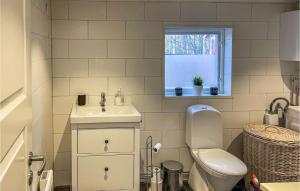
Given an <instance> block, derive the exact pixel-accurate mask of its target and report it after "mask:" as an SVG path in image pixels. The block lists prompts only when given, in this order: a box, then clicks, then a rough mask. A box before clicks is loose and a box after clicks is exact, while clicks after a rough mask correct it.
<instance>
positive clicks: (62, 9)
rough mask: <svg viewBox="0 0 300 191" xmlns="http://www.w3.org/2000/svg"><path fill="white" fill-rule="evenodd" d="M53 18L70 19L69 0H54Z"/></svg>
mask: <svg viewBox="0 0 300 191" xmlns="http://www.w3.org/2000/svg"><path fill="white" fill-rule="evenodd" d="M51 8H52V9H51V10H52V15H51V17H52V19H68V15H69V7H68V1H64V0H53V1H52V6H51Z"/></svg>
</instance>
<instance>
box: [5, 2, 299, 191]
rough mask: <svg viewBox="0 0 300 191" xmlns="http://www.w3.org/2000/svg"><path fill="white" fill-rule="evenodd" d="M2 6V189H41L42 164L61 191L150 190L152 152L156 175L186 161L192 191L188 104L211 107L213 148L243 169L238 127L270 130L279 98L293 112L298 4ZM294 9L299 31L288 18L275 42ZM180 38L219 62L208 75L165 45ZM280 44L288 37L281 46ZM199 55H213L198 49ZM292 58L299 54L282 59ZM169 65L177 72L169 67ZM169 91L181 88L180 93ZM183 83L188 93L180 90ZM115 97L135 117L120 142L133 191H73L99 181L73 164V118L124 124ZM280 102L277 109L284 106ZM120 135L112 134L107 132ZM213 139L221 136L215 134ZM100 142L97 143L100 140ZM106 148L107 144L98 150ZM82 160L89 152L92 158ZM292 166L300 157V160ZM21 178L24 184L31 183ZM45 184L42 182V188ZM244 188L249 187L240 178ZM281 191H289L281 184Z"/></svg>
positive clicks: (77, 155)
mask: <svg viewBox="0 0 300 191" xmlns="http://www.w3.org/2000/svg"><path fill="white" fill-rule="evenodd" d="M0 2H1V3H0V9H1V12H0V20H1V22H0V26H1V27H0V34H1V35H0V44H1V48H0V58H1V59H0V60H1V61H0V66H1V67H0V74H1V75H0V84H1V86H0V157H1V159H0V190H1V191H15V190H16V191H20V190H33V191H35V190H39V189H38V187H39V186H38V183H39V182H40V184H41V185H42V183H41V180H40V177H39V176H37V173H38V172H37V171H39V170H40V169H39V168H40V166H43V162H41V161H42V160H41V161H39V159H44V160H45V161H46V163H45V168H44V171H45V172H48V174H47V175H49V179H50V180H51V181H53V183H52V184H51V187H52V189H54V190H57V191H60V190H71V189H72V190H75V191H76V190H78V191H88V190H135V191H136V190H143V189H142V188H143V187H144V184H145V182H147V181H148V180H147V176H145V175H147V168H145V166H147V163H149V162H150V161H149V158H150V155H151V156H152V159H153V160H152V166H156V167H161V163H162V162H165V161H169V160H173V161H177V162H179V163H180V164H182V165H183V169H182V171H183V177H184V178H183V179H184V182H185V183H184V184H185V186H186V187H188V189H190V190H192V189H191V188H190V187H191V186H189V184H188V183H187V179H188V178H187V177H188V176H189V172H190V170H191V168H192V166H193V163H194V161H195V159H194V158H193V156H192V152H191V149H190V145H188V144H187V140H186V130H187V129H186V127H187V109H188V108H189V107H190V106H193V105H207V106H211V107H213V108H214V109H216V110H218V112H219V115H220V116H219V117H220V119H221V122H220V124H221V125H222V130H221V131H222V132H223V133H222V137H221V138H220V139H219V140H222V143H219V144H220V145H222V146H221V148H222V149H223V150H225V151H227V152H228V153H231V154H232V155H233V156H236V157H237V158H238V159H239V160H240V161H244V156H243V153H244V152H245V148H244V142H243V131H244V128H245V126H246V125H247V124H249V123H251V124H253V123H255V124H263V123H266V120H265V119H264V115H265V114H266V109H269V107H270V104H271V102H272V100H274V99H275V98H278V97H284V98H286V99H287V100H288V101H289V102H290V104H291V105H292V104H294V105H296V104H297V102H296V101H294V100H297V99H299V93H298V94H297V88H295V87H296V86H298V92H299V75H300V71H299V67H300V62H299V60H300V59H299V52H300V50H299V43H297V42H299V1H296V0H205V1H204V0H0ZM296 10H298V11H296ZM292 11H293V12H295V11H296V12H298V13H297V14H298V22H297V21H295V20H293V21H294V23H292V20H291V19H290V20H291V23H292V24H290V23H289V22H288V24H289V25H288V27H287V28H284V29H286V31H288V35H287V34H285V35H283V31H282V29H281V27H282V26H283V25H284V24H286V23H283V22H282V21H283V19H282V15H283V14H282V13H284V12H292ZM288 21H289V19H288ZM297 26H298V34H297ZM295 27H296V29H295ZM295 30H296V32H294V33H293V32H291V34H290V31H295ZM280 31H281V33H280ZM286 31H285V32H286ZM178 34H179V35H178ZM180 34H181V36H189V35H186V34H192V36H193V37H194V39H196V38H198V40H199V38H202V39H203V38H205V39H206V41H205V42H206V43H207V44H208V45H207V44H206V45H207V46H206V45H203V47H204V48H203V51H206V55H210V56H212V55H217V57H210V59H214V60H213V64H212V66H209V65H207V68H203V67H202V68H201V67H200V69H199V66H200V65H201V64H203V63H204V64H205V63H207V62H209V61H205V60H204V59H205V58H204V57H203V58H202V59H203V60H202V59H201V58H199V59H198V60H197V57H193V58H194V60H193V59H192V56H190V55H188V56H190V57H189V58H185V57H183V56H184V55H185V53H186V52H189V51H190V46H189V47H187V46H181V47H179V48H178V47H177V49H178V52H176V47H175V48H174V46H172V44H171V43H172V40H174V39H175V40H180V39H182V38H180V37H178V36H180ZM193 34H194V35H193ZM195 34H196V35H195ZM203 34H204V35H203ZM205 35H206V36H205ZM176 36H177V37H178V38H177V37H176ZM288 37H289V38H288ZM176 38H177V39H176ZM282 38H288V39H287V41H283V39H282ZM222 39H224V41H222ZM195 41H197V39H196V40H194V42H195ZM282 41H283V42H282ZM218 42H220V43H222V44H218ZM286 42H287V43H286ZM168 43H170V44H168ZM287 44H288V45H287ZM297 44H298V46H297ZM173 45H174V43H173ZM193 45H195V43H194V44H193ZM294 45H295V46H294ZM170 47H171V48H170ZM207 47H209V49H210V50H209V51H207V50H206V49H205V48H207ZM216 47H218V48H216ZM224 47H225V48H224ZM180 48H181V49H182V50H179V49H180ZM204 49H205V50H204ZM180 51H181V52H180ZM197 51H198V50H197ZM201 51H202V49H201ZM195 54H196V53H195ZM174 55H175V56H178V55H179V56H182V57H181V58H183V59H182V60H183V61H186V60H188V61H190V63H189V66H190V67H182V68H180V69H178V68H179V67H180V63H179V64H178V63H177V62H176V61H178V60H180V58H179V57H177V58H175V59H174V60H172V56H174ZM186 55H187V54H186ZM291 55H294V56H295V55H297V56H298V57H297V58H296V59H289V58H287V57H292V56H291ZM220 57H221V58H224V59H222V60H224V61H223V62H222V64H219V60H220ZM207 59H209V58H208V57H207ZM172 63H173V64H174V65H176V67H175V66H174V65H173V67H172V66H171V67H168V66H169V64H171V65H172ZM220 63H221V62H220ZM176 68H177V70H176ZM193 68H198V69H199V71H197V70H193ZM201 69H204V70H201ZM206 71H207V72H206ZM208 71H209V72H208ZM176 72H177V73H176ZM190 73H193V75H191V74H190ZM194 73H195V75H196V76H195V75H194ZM172 74H173V75H172ZM198 75H200V81H201V84H202V82H203V83H204V86H203V90H202V93H200V94H198V93H197V92H196V91H197V90H195V92H196V93H194V89H193V80H194V77H199V76H198ZM198 79H199V78H198ZM291 79H294V81H293V80H291ZM208 81H210V82H211V84H214V83H217V84H218V85H217V88H215V90H216V92H217V94H218V95H214V93H216V92H213V91H212V92H211V90H214V89H213V86H209V84H208ZM292 82H293V84H292ZM172 83H174V84H176V83H179V84H180V85H179V86H180V87H177V86H178V85H177V86H173V84H172ZM297 83H298V84H297ZM187 84H188V85H190V87H189V88H190V89H189V88H186V86H188V85H187ZM219 84H222V85H221V86H220V85H219ZM167 87H172V88H169V89H167ZM175 87H176V89H175ZM211 88H212V89H211ZM119 90H120V91H119ZM118 92H119V94H118ZM191 92H192V93H191ZM102 93H104V94H102ZM101 94H102V96H101ZM291 94H292V95H294V96H293V100H291V97H292V96H291ZM78 95H83V96H81V97H79V96H78ZM84 95H85V96H84ZM116 95H117V97H118V96H119V97H121V100H119V101H121V102H123V99H124V105H126V106H127V105H129V106H132V107H134V108H135V110H134V112H137V113H135V114H136V115H138V114H140V116H139V117H138V119H137V118H134V117H132V116H131V117H132V118H131V119H132V120H134V122H133V121H130V123H132V126H133V127H134V129H133V131H132V132H131V133H133V135H134V136H133V137H134V138H132V139H128V141H131V143H132V144H134V147H133V149H131V150H130V152H132V156H133V157H134V159H133V160H134V163H133V164H131V167H132V168H131V169H130V168H129V167H128V168H127V169H129V170H128V172H124V173H125V174H128V176H130V173H133V174H134V177H133V178H132V179H134V180H132V181H133V182H135V183H134V185H138V186H135V187H134V189H133V188H132V189H130V188H127V187H126V188H122V187H119V188H114V185H113V184H112V187H110V188H104V187H102V188H101V187H97V188H96V187H94V188H92V189H79V188H80V183H78V180H77V178H76V177H83V179H84V180H82V181H83V183H82V185H83V184H84V185H89V184H90V185H94V184H93V183H91V181H90V180H93V178H92V177H91V176H92V175H93V174H94V173H96V172H94V173H91V174H88V176H87V174H80V173H78V171H80V169H79V168H77V167H76V166H77V162H78V161H77V158H80V156H82V155H85V154H81V153H80V152H79V151H80V144H79V143H80V140H79V138H80V136H79V130H80V128H77V126H80V124H81V122H80V120H84V119H83V118H84V116H83V117H82V119H79V118H80V117H78V119H77V118H76V117H75V118H76V119H77V120H79V122H78V121H77V122H76V119H75V118H72V116H73V115H72V112H75V113H76V109H77V108H87V109H88V108H89V106H91V108H93V109H96V110H94V111H91V112H90V113H93V112H94V113H95V112H100V113H101V112H102V113H105V112H106V113H107V112H110V111H112V112H113V111H115V112H116V113H118V112H119V114H116V115H115V116H117V117H115V118H114V119H109V117H107V120H112V121H113V120H116V121H118V120H119V121H118V122H121V123H120V124H121V125H122V124H123V125H125V124H127V123H128V121H127V122H126V121H122V120H123V118H122V117H123V116H122V115H121V114H120V112H121V110H122V109H120V110H119V111H118V109H115V110H113V109H111V110H110V108H115V107H114V105H115V104H116V103H117V100H116V98H117V97H116ZM81 99H82V100H81ZM104 100H105V101H104ZM103 101H104V102H103ZM79 102H85V103H83V105H85V106H78V105H79ZM280 103H282V106H284V102H280ZM104 105H105V106H104ZM118 107H120V108H121V107H123V108H124V107H125V106H118ZM205 107H206V106H205ZM101 108H102V109H105V110H106V111H103V110H101ZM131 109H132V108H131ZM298 110H299V109H298ZM82 111H83V112H84V109H83V110H82ZM122 111H123V110H122ZM130 111H132V112H133V110H130ZM124 112H125V109H124ZM271 117H272V116H271ZM296 117H297V116H296ZM298 118H299V116H298ZM72 120H73V121H72ZM86 120H87V121H88V120H89V118H88V117H86ZM90 120H94V119H92V118H91V119H90ZM99 120H100V119H99ZM124 120H129V118H126V119H125V118H124ZM215 120H216V119H213V120H212V121H215ZM112 121H110V122H109V123H112ZM122 122H124V123H122ZM125 122H126V123H125ZM86 123H87V122H86ZM92 123H96V122H95V121H94V122H92ZM97 123H101V120H100V121H97ZM271 123H272V122H271ZM82 124H83V125H87V124H84V123H82ZM102 125H103V124H102ZM273 125H274V124H273ZM100 126H101V125H100ZM111 127H114V125H112V126H111ZM88 128H91V129H92V127H88ZM200 128H201V126H200ZM118 129H120V133H119V132H118V131H115V130H118ZM122 130H123V129H122V128H120V126H119V127H118V128H117V129H113V131H112V132H116V133H115V134H114V135H115V137H116V138H117V139H120V142H122V134H123V133H121V132H123V131H122ZM77 131H78V132H77ZM77 133H78V136H76V135H77ZM108 133H109V132H108ZM215 133H216V136H217V135H218V132H215ZM104 134H105V133H104ZM124 134H126V133H125V132H124ZM96 135H98V136H99V137H103V136H104V135H103V134H101V133H100V134H97V133H95V136H96ZM84 136H88V135H84ZM118 136H119V137H118ZM130 136H132V134H130ZM149 137H150V138H151V140H152V141H151V142H152V144H151V148H150V154H149V153H148V152H149V148H148V147H147V144H146V142H147V143H148V141H149V140H150V138H149ZM104 138H105V137H104ZM99 139H100V138H99ZM199 139H202V137H201V138H199ZM91 140H92V138H91ZM95 141H97V136H96V138H95ZM75 143H76V144H75ZM127 143H128V142H126V144H127ZM158 143H159V149H158V151H155V152H153V149H152V147H153V146H154V145H155V146H157V144H158ZM101 144H102V142H101ZM109 144H110V143H105V145H104V149H105V148H106V145H109ZM126 144H124V145H123V147H124V149H125V150H126V149H128V148H126ZM77 147H78V148H77ZM85 147H87V148H86V149H91V148H88V145H83V146H82V149H83V148H85ZM94 147H96V146H95V145H94ZM100 147H101V149H103V146H99V148H100ZM123 147H122V148H123ZM129 147H130V146H129ZM77 151H78V152H79V153H77ZM29 152H32V153H33V154H32V157H29V158H31V161H32V165H30V166H29V165H27V164H28V160H29V159H28V157H27V155H28V153H29ZM147 153H148V154H149V155H148V154H147ZM151 153H152V154H153V155H152V154H151ZM87 155H92V154H91V153H90V152H88V154H87ZM101 155H102V154H101ZM105 156H106V155H105ZM146 156H148V157H146ZM86 158H88V157H86ZM16 159H22V160H16ZM221 159H222V158H221ZM296 159H297V160H299V155H298V156H297V157H295V160H296ZM112 161H113V160H112ZM125 161H126V160H124V162H125ZM100 162H101V161H100ZM87 163H88V162H87ZM124 166H125V165H124ZM275 166H276V165H275ZM90 168H92V167H91V166H90ZM247 168H248V170H249V167H248V166H247ZM86 169H88V168H86ZM122 169H123V167H122ZM124 169H125V167H124ZM31 170H32V174H31V173H30V172H31ZM83 170H85V169H83ZM132 171H134V172H132ZM41 172H42V171H41ZM298 173H299V172H298ZM107 174H108V179H109V170H108V172H107V173H106V171H105V175H104V176H105V177H106V175H107ZM31 175H32V176H31ZM75 175H76V176H75ZM299 176H300V175H299ZM28 177H32V178H31V179H32V180H31V181H30V183H31V184H30V186H29V184H28V182H29V181H28V179H30V178H28ZM101 178H103V177H101ZM124 178H125V177H124ZM16 179H18V181H16ZM258 179H260V177H258ZM15 182H20V183H22V184H20V185H19V184H15ZM122 182H124V181H123V180H122V181H119V182H116V183H115V184H116V185H119V184H121V183H122ZM262 182H264V181H262ZM286 182H292V181H286ZM293 182H295V181H293ZM296 182H300V179H298V180H297V181H296ZM44 183H45V184H46V185H49V184H50V183H49V181H46V182H44ZM240 184H243V183H240ZM287 186H288V185H287ZM192 187H193V186H192ZM224 187H225V185H224ZM244 187H245V188H248V187H249V185H248V183H247V180H246V178H245V186H244ZM299 187H300V186H299ZM232 188H233V186H232ZM40 190H41V191H44V190H45V189H44V190H43V189H40ZM49 190H51V189H49ZM49 190H45V191H49ZM153 190H154V188H152V191H153ZM194 190H197V189H194ZM282 190H287V191H289V190H290V191H294V190H292V189H288V188H287V187H283V189H282ZM296 190H297V189H296ZM296 190H295V191H296ZM216 191H218V190H216ZM264 191H265V190H264ZM268 191H275V190H271V189H269V190H268Z"/></svg>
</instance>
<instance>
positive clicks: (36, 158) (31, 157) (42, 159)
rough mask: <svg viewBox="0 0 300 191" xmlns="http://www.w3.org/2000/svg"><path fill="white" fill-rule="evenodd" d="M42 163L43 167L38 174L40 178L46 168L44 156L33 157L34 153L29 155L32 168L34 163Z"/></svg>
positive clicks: (29, 163)
mask: <svg viewBox="0 0 300 191" xmlns="http://www.w3.org/2000/svg"><path fill="white" fill-rule="evenodd" d="M35 161H42V164H41V167H40V168H39V170H38V172H37V174H38V175H39V176H40V175H41V174H42V172H43V171H44V169H45V167H46V159H45V156H43V155H33V153H32V152H29V154H28V165H29V166H31V164H32V162H35Z"/></svg>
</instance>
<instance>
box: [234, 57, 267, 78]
mask: <svg viewBox="0 0 300 191" xmlns="http://www.w3.org/2000/svg"><path fill="white" fill-rule="evenodd" d="M267 63H268V60H267V59H266V58H238V59H233V68H232V70H233V74H234V75H266V73H267V70H268V69H267Z"/></svg>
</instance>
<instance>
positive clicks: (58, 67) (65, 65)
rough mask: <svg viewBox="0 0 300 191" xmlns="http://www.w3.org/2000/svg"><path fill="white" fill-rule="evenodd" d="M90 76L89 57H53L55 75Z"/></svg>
mask: <svg viewBox="0 0 300 191" xmlns="http://www.w3.org/2000/svg"><path fill="white" fill-rule="evenodd" d="M85 76H88V60H87V59H53V77H85Z"/></svg>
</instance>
